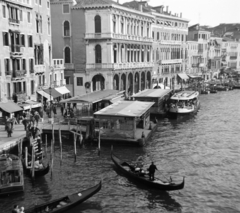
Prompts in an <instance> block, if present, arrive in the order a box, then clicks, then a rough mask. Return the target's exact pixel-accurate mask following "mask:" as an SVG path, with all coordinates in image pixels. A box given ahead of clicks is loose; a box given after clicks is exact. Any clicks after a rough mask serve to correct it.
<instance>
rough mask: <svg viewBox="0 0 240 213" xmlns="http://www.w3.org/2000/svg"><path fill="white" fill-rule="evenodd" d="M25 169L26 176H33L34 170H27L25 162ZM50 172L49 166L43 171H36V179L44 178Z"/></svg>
mask: <svg viewBox="0 0 240 213" xmlns="http://www.w3.org/2000/svg"><path fill="white" fill-rule="evenodd" d="M23 168H24V172H25V174H26V175H28V176H32V169H29V168H26V166H25V163H24V162H23ZM49 170H50V166H49V164H48V165H47V166H44V168H43V169H40V170H35V171H34V177H36V178H38V177H43V176H44V175H46V174H48V172H49Z"/></svg>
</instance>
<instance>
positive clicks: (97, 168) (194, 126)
mask: <svg viewBox="0 0 240 213" xmlns="http://www.w3.org/2000/svg"><path fill="white" fill-rule="evenodd" d="M200 101H201V109H200V111H199V112H198V114H197V115H196V116H193V117H190V118H185V119H179V120H168V119H165V120H162V121H160V123H159V126H158V129H157V131H156V133H155V134H154V135H153V138H152V140H151V141H149V142H148V143H147V145H146V146H145V147H144V148H132V147H131V148H129V147H128V148H126V147H115V153H116V154H117V155H118V156H119V157H121V158H123V159H126V160H129V161H134V160H136V158H137V157H138V156H140V155H142V156H143V158H144V162H145V163H146V164H149V163H150V162H151V161H152V160H154V161H155V163H156V165H157V167H158V168H159V170H160V174H161V177H163V178H164V176H167V177H169V176H170V175H171V176H172V177H173V179H174V180H176V181H181V180H182V176H185V177H186V183H185V188H184V189H183V190H181V191H175V192H159V191H154V190H147V189H146V188H143V187H139V186H136V185H135V184H133V183H131V182H129V181H128V180H127V179H126V178H124V177H122V176H120V175H118V174H117V173H116V172H115V171H114V167H113V163H112V162H111V159H110V147H104V146H103V147H102V150H101V156H100V157H98V155H97V152H96V147H86V148H82V149H78V156H77V163H74V155H73V144H71V142H69V141H66V142H65V143H64V147H63V149H64V150H63V151H64V152H63V165H62V166H60V161H59V147H58V146H56V154H55V160H54V173H53V178H52V180H51V176H50V174H48V175H46V176H45V177H44V178H42V179H40V180H38V181H37V182H36V183H35V187H34V188H33V187H32V184H31V181H30V179H29V178H27V177H25V192H24V193H23V194H18V195H13V196H12V195H11V196H9V197H7V198H3V197H2V198H0V212H1V213H5V212H10V209H11V207H12V206H13V205H14V204H15V203H17V204H19V205H20V206H25V207H28V206H31V205H33V204H39V203H42V202H45V201H48V200H51V199H54V198H58V197H61V196H63V195H67V194H71V193H74V192H75V191H77V190H78V189H84V188H88V187H90V186H92V185H94V184H96V183H97V182H98V181H99V180H101V178H102V179H103V186H102V189H101V191H100V192H99V193H98V194H96V195H94V196H93V197H92V198H90V199H89V200H87V201H86V202H85V203H83V204H82V205H80V206H78V207H76V208H74V209H72V210H71V211H69V212H72V213H95V212H107V213H108V212H110V213H115V212H116V213H117V212H119V213H125V212H127V213H131V212H140V213H148V212H151V213H154V212H183V213H185V212H190V213H217V212H224V213H225V212H226V213H237V212H240V137H239V136H240V90H234V91H229V92H219V93H217V94H209V95H201V96H200Z"/></svg>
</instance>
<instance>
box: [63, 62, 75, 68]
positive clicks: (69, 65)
mask: <svg viewBox="0 0 240 213" xmlns="http://www.w3.org/2000/svg"><path fill="white" fill-rule="evenodd" d="M64 68H65V69H74V64H72V63H68V64H66V63H65V64H64Z"/></svg>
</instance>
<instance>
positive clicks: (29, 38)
mask: <svg viewBox="0 0 240 213" xmlns="http://www.w3.org/2000/svg"><path fill="white" fill-rule="evenodd" d="M28 46H29V47H33V40H32V36H31V35H29V36H28Z"/></svg>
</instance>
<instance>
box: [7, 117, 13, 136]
mask: <svg viewBox="0 0 240 213" xmlns="http://www.w3.org/2000/svg"><path fill="white" fill-rule="evenodd" d="M6 130H7V133H8V137H12V121H11V119H10V118H8V120H7V129H6Z"/></svg>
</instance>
